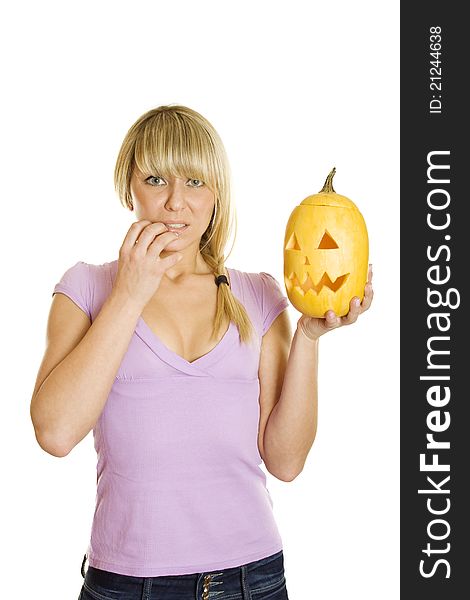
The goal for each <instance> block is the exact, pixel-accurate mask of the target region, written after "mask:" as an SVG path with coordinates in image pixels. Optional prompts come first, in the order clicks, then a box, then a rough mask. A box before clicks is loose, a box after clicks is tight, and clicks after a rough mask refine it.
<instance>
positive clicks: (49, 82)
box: [0, 0, 399, 600]
mask: <svg viewBox="0 0 470 600" xmlns="http://www.w3.org/2000/svg"><path fill="white" fill-rule="evenodd" d="M2 12H3V14H2V15H1V19H0V22H1V23H2V24H1V32H0V33H1V35H0V40H1V41H0V44H1V52H2V57H3V71H4V73H3V81H4V86H3V90H4V91H3V97H2V103H3V107H2V111H1V115H0V118H1V131H2V135H1V138H2V157H1V158H2V160H1V164H2V166H3V177H2V195H3V220H2V221H3V224H2V236H1V238H2V259H3V260H2V263H3V265H2V266H3V277H2V279H3V283H4V288H3V293H2V295H1V298H2V315H3V327H2V332H3V335H2V346H4V351H6V357H7V368H6V371H5V372H4V379H3V394H2V403H1V406H2V413H3V414H2V423H3V435H2V439H1V444H2V446H1V449H0V450H1V456H2V479H3V483H4V484H5V485H4V487H3V492H2V499H1V502H2V511H1V512H2V520H3V523H2V555H3V556H2V567H3V578H2V579H3V582H4V584H2V585H8V584H11V585H12V588H13V590H12V593H10V594H8V596H6V597H19V598H25V597H26V596H28V597H29V596H31V597H34V598H37V599H38V600H43V599H44V600H65V599H69V598H70V599H72V598H77V597H78V594H79V590H80V587H81V584H82V577H81V575H80V565H81V560H82V557H83V554H84V552H85V550H86V547H87V544H88V536H89V533H90V527H91V520H92V516H93V509H94V500H95V483H96V471H95V461H96V458H95V457H96V455H95V451H94V448H93V438H92V434H91V433H90V434H89V435H88V436H87V437H86V438H85V439H84V440H83V441H82V442H81V443H80V444H79V445H78V446H77V447H75V449H74V450H73V451H72V452H71V453H70V454H69V455H68V456H67V457H65V458H62V459H59V458H55V457H53V456H50V455H48V454H46V453H45V452H44V451H42V450H41V448H40V447H39V446H38V445H37V443H36V440H35V437H34V431H33V427H32V423H31V421H30V416H29V403H30V398H31V393H32V390H33V387H34V382H35V378H36V374H37V370H38V368H39V364H40V361H41V359H42V355H43V352H44V343H45V331H46V321H47V315H48V311H49V307H50V303H51V301H52V296H51V294H52V289H53V287H54V285H55V283H56V282H57V281H58V280H59V278H60V277H61V275H62V274H63V272H64V271H65V270H66V269H67V268H68V267H70V266H71V265H73V264H75V262H77V261H78V260H83V261H86V262H91V263H95V264H100V263H103V262H105V261H110V260H114V259H116V258H117V253H118V250H119V247H120V245H121V243H122V240H123V238H124V235H125V233H126V232H127V230H128V228H129V227H130V225H131V223H132V222H133V220H134V219H135V217H134V213H130V212H128V211H127V210H126V209H124V208H123V207H122V206H121V205H120V203H119V200H118V198H117V196H116V195H115V192H114V189H113V169H114V162H115V159H116V156H117V152H118V150H119V146H120V144H121V142H122V139H123V137H124V135H125V133H126V132H127V130H128V128H129V127H130V126H131V124H132V123H133V122H134V121H135V120H136V119H137V118H138V117H139V116H140V115H141V114H142V113H143V112H145V111H147V110H149V109H150V108H153V107H156V106H159V105H161V104H166V103H175V102H176V103H180V104H184V105H187V106H189V107H191V108H194V109H195V110H197V111H199V112H201V113H202V114H203V115H204V116H205V117H206V118H208V119H209V121H211V122H212V124H213V125H214V126H215V127H216V129H217V130H218V132H219V134H220V135H221V137H222V140H223V141H224V144H225V146H226V149H227V153H228V156H229V160H230V163H231V168H232V173H233V184H234V187H233V193H234V201H235V206H236V210H237V216H238V232H237V238H236V241H235V247H234V250H233V252H232V254H231V256H230V257H229V258H228V261H227V263H226V264H227V266H229V267H234V268H237V269H240V270H245V271H257V272H258V271H267V272H269V273H271V274H272V275H274V276H275V277H276V278H277V279H278V281H280V282H281V285H283V283H282V280H283V277H282V269H283V255H282V245H283V236H284V229H285V225H286V222H287V219H288V217H289V215H290V213H291V211H292V210H293V208H294V207H295V206H296V205H297V204H299V202H301V201H302V200H303V199H304V198H305V197H306V196H308V195H310V194H313V193H316V192H318V191H319V190H320V188H321V187H322V185H323V182H324V180H325V178H326V175H327V174H328V173H329V171H330V170H331V168H332V167H333V166H335V167H336V169H337V172H336V175H335V180H334V186H335V189H336V191H337V192H338V193H341V194H344V195H346V196H348V197H349V198H351V199H352V200H353V201H354V202H355V203H356V204H357V205H358V207H359V209H360V210H361V212H362V214H363V215H364V218H365V220H366V223H367V225H368V229H369V236H370V262H372V263H373V266H374V290H375V298H374V302H373V305H372V308H371V310H370V311H368V312H367V313H366V314H365V315H363V316H362V317H360V318H359V320H358V322H357V323H356V324H354V325H351V326H350V327H344V328H342V329H340V330H336V331H333V332H331V333H328V334H327V335H326V336H324V337H322V338H321V341H320V379H319V391H320V400H319V428H318V434H317V438H316V441H315V443H314V445H313V447H312V450H311V452H310V454H309V456H308V459H307V463H306V466H305V469H304V471H303V472H302V473H301V474H300V475H299V476H298V477H297V478H296V479H295V480H294V481H293V482H291V483H285V482H281V481H279V480H277V479H275V478H274V477H272V476H271V475H269V474H268V487H269V489H270V492H271V496H272V498H273V501H274V511H275V516H276V519H277V522H278V525H279V528H280V531H281V535H282V538H283V542H284V556H285V570H286V579H287V586H288V591H289V598H290V599H291V600H313V599H321V600H340V599H343V598H346V597H347V598H354V599H355V598H357V599H359V598H360V599H361V600H368V599H371V600H372V599H374V600H375V599H376V598H380V599H381V600H389V599H396V598H398V596H399V588H398V582H399V548H398V542H399V538H398V535H399V479H398V474H399V471H398V462H399V447H398V443H399V430H398V424H399V395H398V380H399V364H398V344H399V338H398V335H399V334H398V318H399V314H398V297H399V271H398V266H399V248H398V244H399V229H398V221H399V146H398V145H399V134H398V131H399V112H398V100H399V72H398V65H399V50H398V42H399V30H398V23H399V4H398V2H388V3H377V2H372V1H362V0H358V1H356V2H349V1H343V0H340V1H338V0H337V1H336V2H334V3H333V2H319V1H304V2H299V1H290V2H276V1H272V0H271V1H269V2H268V1H266V0H261V1H257V2H254V1H252V2H240V0H238V1H237V2H215V1H205V0H199V1H198V2H188V1H182V0H179V1H178V2H174V3H170V2H144V1H134V2H133V3H130V2H112V3H111V2H96V1H94V2H90V1H83V0H82V1H81V2H75V3H72V2H51V1H43V2H32V1H29V2H16V3H15V4H14V5H11V7H10V8H8V9H5V8H4V9H2ZM5 84H6V85H5ZM289 314H290V316H291V320H292V325H293V328H295V325H296V322H297V319H298V318H299V317H300V313H298V312H297V311H296V310H295V309H294V308H293V307H292V306H290V307H289ZM4 356H5V355H4ZM26 578H27V580H26Z"/></svg>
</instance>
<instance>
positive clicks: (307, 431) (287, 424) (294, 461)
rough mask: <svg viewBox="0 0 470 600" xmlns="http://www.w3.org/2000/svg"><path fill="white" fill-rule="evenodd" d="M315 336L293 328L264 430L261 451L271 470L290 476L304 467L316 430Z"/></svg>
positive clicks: (296, 473)
mask: <svg viewBox="0 0 470 600" xmlns="http://www.w3.org/2000/svg"><path fill="white" fill-rule="evenodd" d="M317 379H318V339H316V340H311V339H309V338H307V336H306V335H305V334H304V333H303V332H302V331H300V330H299V326H297V329H296V331H295V334H294V337H293V339H292V344H291V348H290V352H289V359H288V362H287V366H286V372H285V375H284V382H283V386H282V391H281V395H280V398H279V401H278V402H277V404H276V405H275V406H274V408H273V410H272V412H271V414H270V416H269V419H268V422H267V424H266V428H265V432H264V438H263V443H264V452H265V454H266V463H267V464H269V466H270V471H271V470H272V472H274V473H282V474H283V479H287V480H290V479H293V478H294V477H296V476H297V475H298V474H299V473H300V472H301V471H302V469H303V466H304V464H305V460H306V458H307V455H308V452H309V450H310V448H311V447H312V444H313V441H314V439H315V434H316V431H317V415H318V384H317Z"/></svg>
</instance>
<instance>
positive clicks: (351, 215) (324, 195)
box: [284, 168, 369, 317]
mask: <svg viewBox="0 0 470 600" xmlns="http://www.w3.org/2000/svg"><path fill="white" fill-rule="evenodd" d="M335 172H336V169H335V168H333V170H332V171H331V173H330V174H329V175H328V177H327V179H326V181H325V185H324V186H323V188H322V190H321V191H320V192H319V193H318V194H314V195H312V196H308V197H307V198H305V200H303V201H302V202H301V203H300V204H299V206H297V207H296V208H295V209H294V210H293V211H292V214H291V215H290V217H289V221H288V222H287V227H286V235H285V238H284V282H285V286H286V291H287V296H288V298H289V300H290V302H291V303H292V304H293V306H294V307H295V308H296V309H297V310H299V311H300V312H301V313H303V314H305V315H308V316H310V317H324V316H325V313H326V312H327V311H328V310H330V309H331V310H334V312H335V313H336V315H338V316H344V315H346V314H347V313H348V312H349V303H350V301H351V299H352V298H353V296H358V297H359V298H360V300H361V301H362V298H363V296H364V286H365V284H366V282H367V272H368V261H369V239H368V236H367V228H366V224H365V221H364V218H363V217H362V215H361V213H360V212H359V210H358V208H357V206H356V205H355V204H354V202H352V200H350V199H349V198H346V196H341V195H340V194H337V193H336V192H335V191H334V189H333V176H334V174H335Z"/></svg>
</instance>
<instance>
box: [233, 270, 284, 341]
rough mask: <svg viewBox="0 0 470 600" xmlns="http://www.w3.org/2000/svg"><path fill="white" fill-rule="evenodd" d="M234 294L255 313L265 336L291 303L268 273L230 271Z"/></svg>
mask: <svg viewBox="0 0 470 600" xmlns="http://www.w3.org/2000/svg"><path fill="white" fill-rule="evenodd" d="M227 270H228V271H229V275H230V280H231V289H232V292H233V294H234V295H235V296H236V297H237V298H238V299H239V300H240V301H241V302H242V303H243V304H244V306H245V308H246V309H247V310H248V312H250V310H251V311H253V312H254V313H255V314H256V316H257V320H258V321H259V324H260V330H261V334H262V335H264V334H265V333H266V331H267V330H268V328H269V326H270V325H271V323H272V322H273V321H274V319H275V318H276V317H277V316H278V315H279V313H280V312H282V311H283V310H284V309H285V308H287V307H288V305H289V302H288V299H287V297H286V295H285V292H284V290H283V288H282V287H281V285H280V283H279V281H278V280H277V279H276V277H274V275H272V274H271V273H268V272H266V271H261V272H259V273H256V272H247V271H240V270H238V269H229V268H227Z"/></svg>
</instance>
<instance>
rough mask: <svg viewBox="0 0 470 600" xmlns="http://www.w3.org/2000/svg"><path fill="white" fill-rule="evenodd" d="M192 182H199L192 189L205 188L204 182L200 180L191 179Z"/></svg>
mask: <svg viewBox="0 0 470 600" xmlns="http://www.w3.org/2000/svg"><path fill="white" fill-rule="evenodd" d="M190 181H197V182H198V185H193V186H192V187H203V185H204V182H203V181H201V180H200V179H190Z"/></svg>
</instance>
